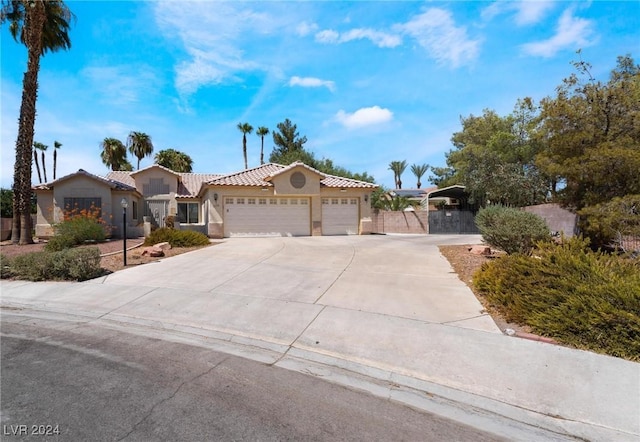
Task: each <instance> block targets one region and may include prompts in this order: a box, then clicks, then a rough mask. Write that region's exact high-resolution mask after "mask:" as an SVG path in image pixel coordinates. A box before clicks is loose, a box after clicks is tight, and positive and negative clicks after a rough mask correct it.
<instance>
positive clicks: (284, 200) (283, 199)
mask: <svg viewBox="0 0 640 442" xmlns="http://www.w3.org/2000/svg"><path fill="white" fill-rule="evenodd" d="M287 204H289V201H287V199H286V198H280V205H282V206H286V205H287Z"/></svg>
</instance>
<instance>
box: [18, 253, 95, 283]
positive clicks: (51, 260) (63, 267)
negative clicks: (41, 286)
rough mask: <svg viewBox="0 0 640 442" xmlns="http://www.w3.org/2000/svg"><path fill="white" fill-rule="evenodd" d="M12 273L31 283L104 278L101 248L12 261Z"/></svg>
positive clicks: (41, 254)
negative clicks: (101, 266) (101, 264)
mask: <svg viewBox="0 0 640 442" xmlns="http://www.w3.org/2000/svg"><path fill="white" fill-rule="evenodd" d="M10 270H11V273H12V275H13V276H15V277H16V278H18V279H26V280H29V281H46V280H57V279H63V280H75V281H84V280H86V279H91V278H96V277H98V276H100V275H102V274H103V270H102V269H101V268H100V250H99V249H98V248H97V247H86V248H78V249H66V250H62V251H59V252H48V251H43V252H33V253H27V254H24V255H20V256H16V257H15V258H14V259H13V260H11V264H10Z"/></svg>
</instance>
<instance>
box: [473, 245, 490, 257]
mask: <svg viewBox="0 0 640 442" xmlns="http://www.w3.org/2000/svg"><path fill="white" fill-rule="evenodd" d="M469 253H472V254H473V255H485V256H490V255H491V247H486V246H473V247H471V248H469Z"/></svg>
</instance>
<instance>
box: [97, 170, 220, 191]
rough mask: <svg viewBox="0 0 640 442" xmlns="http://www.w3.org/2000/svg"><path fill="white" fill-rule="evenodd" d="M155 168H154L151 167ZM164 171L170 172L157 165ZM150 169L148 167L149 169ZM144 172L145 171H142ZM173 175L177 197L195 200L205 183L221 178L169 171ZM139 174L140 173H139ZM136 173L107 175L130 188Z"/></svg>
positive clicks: (213, 175)
mask: <svg viewBox="0 0 640 442" xmlns="http://www.w3.org/2000/svg"><path fill="white" fill-rule="evenodd" d="M150 167H153V166H150ZM155 167H158V168H160V169H162V170H169V169H167V168H166V167H162V166H159V165H157V164H156V165H155ZM147 169H148V167H147ZM140 170H143V169H140ZM169 171H170V172H171V173H172V174H175V175H178V179H179V182H178V191H177V192H176V196H177V197H179V198H194V197H197V196H198V192H200V188H201V187H202V184H203V183H206V182H208V181H211V180H212V179H214V178H217V177H219V176H221V175H220V174H215V173H178V172H173V171H171V170H169ZM138 172H139V171H138ZM135 173H136V172H124V171H114V172H109V174H108V175H107V177H108V178H111V179H113V180H116V181H120V182H121V183H125V184H127V185H130V186H132V187H133V186H135V185H136V182H135V179H134V177H133V176H132V175H134V174H135Z"/></svg>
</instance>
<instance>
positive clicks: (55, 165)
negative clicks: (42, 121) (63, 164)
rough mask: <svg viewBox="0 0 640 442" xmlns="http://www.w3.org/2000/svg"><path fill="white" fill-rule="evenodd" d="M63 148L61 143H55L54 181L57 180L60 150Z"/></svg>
mask: <svg viewBox="0 0 640 442" xmlns="http://www.w3.org/2000/svg"><path fill="white" fill-rule="evenodd" d="M61 147H62V143H60V142H59V141H54V142H53V180H54V181H55V180H56V169H57V167H58V149H60V148H61Z"/></svg>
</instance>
